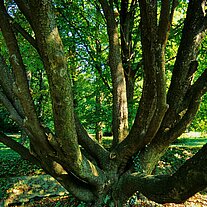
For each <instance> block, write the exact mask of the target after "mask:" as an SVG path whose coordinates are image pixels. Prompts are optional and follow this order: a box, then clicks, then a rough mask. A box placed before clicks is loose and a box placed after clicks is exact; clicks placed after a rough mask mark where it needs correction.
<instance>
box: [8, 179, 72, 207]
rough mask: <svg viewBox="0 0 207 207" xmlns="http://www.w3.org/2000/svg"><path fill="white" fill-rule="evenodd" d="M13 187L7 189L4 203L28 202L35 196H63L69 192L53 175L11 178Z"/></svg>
mask: <svg viewBox="0 0 207 207" xmlns="http://www.w3.org/2000/svg"><path fill="white" fill-rule="evenodd" d="M9 181H10V184H12V185H11V187H9V188H8V189H7V197H6V199H5V201H4V205H5V206H8V205H9V204H15V203H26V202H29V201H30V200H32V199H34V198H44V197H50V196H62V195H66V194H68V192H67V191H66V190H65V189H64V188H63V187H62V186H61V185H60V184H59V183H58V182H57V181H56V180H55V179H54V178H52V177H51V176H49V175H37V176H23V177H14V178H11V179H10V180H9Z"/></svg>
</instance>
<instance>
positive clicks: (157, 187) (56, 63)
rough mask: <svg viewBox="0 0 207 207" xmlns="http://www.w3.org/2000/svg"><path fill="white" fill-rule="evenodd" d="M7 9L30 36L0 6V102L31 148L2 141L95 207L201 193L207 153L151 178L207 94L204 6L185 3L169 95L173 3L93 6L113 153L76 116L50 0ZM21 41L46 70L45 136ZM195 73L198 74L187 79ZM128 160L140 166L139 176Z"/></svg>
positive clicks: (125, 1)
mask: <svg viewBox="0 0 207 207" xmlns="http://www.w3.org/2000/svg"><path fill="white" fill-rule="evenodd" d="M12 4H14V5H15V9H16V10H18V11H19V12H20V13H21V15H22V16H23V17H24V18H25V19H26V20H27V23H28V25H29V29H28V28H23V27H22V26H21V25H20V24H19V23H18V22H15V18H14V15H12V14H11V13H10V12H9V9H8V7H7V5H6V1H5V2H4V1H3V0H0V28H1V33H2V35H3V37H4V41H5V43H6V47H7V50H8V54H9V63H8V61H7V60H6V57H4V56H3V55H2V54H1V56H0V70H1V72H0V86H1V88H0V100H1V102H2V103H3V104H4V106H5V107H6V108H7V110H8V111H9V113H10V115H11V118H12V119H13V120H15V121H16V123H17V124H18V125H19V126H20V127H21V128H22V129H24V130H25V132H26V133H27V135H28V136H29V140H30V144H31V148H30V149H27V148H25V147H24V146H22V145H20V144H18V143H17V142H15V141H14V140H12V139H11V138H9V137H7V136H6V135H5V134H4V133H3V132H1V133H0V141H1V142H2V143H4V144H5V145H7V146H9V147H10V148H12V149H13V150H15V151H17V152H18V153H19V154H20V155H21V156H22V157H23V158H26V159H29V160H31V161H32V162H33V163H35V164H37V165H39V166H41V167H42V168H43V169H44V170H45V171H46V172H47V173H49V174H50V175H51V176H53V177H54V178H55V179H57V180H58V181H59V182H60V183H61V184H62V185H63V186H64V187H65V189H67V190H68V191H70V192H71V193H72V194H73V195H74V196H76V197H77V198H78V199H80V200H83V201H85V202H89V203H90V204H91V205H93V206H101V205H102V204H103V203H104V202H106V201H107V202H108V203H107V205H110V206H123V204H124V203H125V202H126V201H127V200H128V198H129V197H130V196H131V195H133V194H134V193H135V192H136V191H140V192H141V193H143V194H144V195H145V196H146V197H148V198H150V199H152V200H154V201H156V202H159V203H166V202H175V203H180V202H183V201H185V200H186V199H187V198H189V197H190V196H192V195H193V194H195V193H196V192H198V191H200V190H202V189H204V188H205V187H206V186H207V156H206V154H207V145H204V146H203V148H202V149H201V150H199V151H198V153H197V154H196V155H194V156H193V157H192V158H191V159H189V160H187V161H186V163H185V164H184V165H183V166H182V167H181V168H179V169H178V170H177V172H175V173H174V174H173V175H165V176H164V175H163V176H155V175H150V174H151V173H152V171H153V169H154V167H155V165H156V164H157V162H158V161H159V159H160V158H161V156H162V155H163V154H164V153H165V152H166V150H167V148H168V147H169V145H170V144H171V143H172V142H173V141H174V140H176V139H177V138H178V137H179V136H180V135H181V134H182V133H183V132H184V131H185V129H186V127H187V126H188V125H189V124H190V123H191V122H192V120H193V118H194V116H195V114H196V112H197V110H198V108H199V104H200V102H201V99H202V96H203V95H204V93H205V92H206V91H207V69H203V68H201V69H200V65H199V60H198V53H199V46H200V45H201V43H202V41H203V40H204V39H205V32H206V29H207V16H206V11H205V9H206V1H205V0H190V1H189V3H186V4H187V6H188V7H187V13H186V19H185V21H184V27H183V30H182V34H181V40H180V44H179V48H178V51H177V54H176V60H175V63H174V66H173V71H172V78H171V82H170V85H169V86H168V87H167V85H166V77H165V76H166V75H165V74H166V71H165V70H166V68H165V66H166V61H165V53H166V47H167V46H168V45H167V41H168V36H169V32H170V28H171V25H172V19H173V15H174V11H175V9H176V6H177V4H178V2H177V1H176V0H173V1H170V0H165V1H146V0H132V1H129V0H120V1H115V0H99V1H94V5H96V6H97V8H99V10H100V12H101V14H102V15H103V16H104V18H105V20H106V27H107V34H108V45H109V62H108V64H109V68H110V70H111V79H112V94H113V114H112V120H113V144H112V148H111V150H107V149H105V148H104V147H103V146H102V145H101V144H99V143H98V142H97V141H96V140H95V139H93V138H91V137H90V136H89V135H88V133H87V131H86V130H85V129H84V128H83V126H82V125H81V122H80V121H79V118H78V116H77V115H75V113H74V106H73V104H74V101H73V94H72V89H71V80H70V74H69V73H68V63H67V59H66V56H65V53H64V47H63V44H62V41H61V38H60V34H59V32H58V28H57V25H56V21H55V13H54V10H53V6H54V5H55V1H54V5H53V4H52V1H49V0H33V1H30V0H29V1H25V0H15V1H13V2H12ZM68 4H71V2H70V1H68ZM117 8H118V9H119V10H118V12H119V15H121V18H120V22H119V19H118V20H117V16H118V15H117ZM135 16H136V18H137V16H139V18H137V19H138V20H140V22H139V28H140V35H141V38H140V41H141V45H142V49H141V50H142V52H141V54H142V61H141V65H142V69H143V74H144V77H143V86H142V96H141V98H140V101H139V107H138V110H137V114H136V117H135V120H134V122H133V126H132V127H131V129H129V128H128V106H127V103H128V101H127V91H128V90H129V89H128V88H129V85H128V82H129V79H128V78H133V76H130V75H129V74H132V72H134V73H135V72H136V70H135V71H133V70H132V67H131V65H130V64H131V62H130V61H132V58H131V57H132V56H133V54H132V53H131V49H132V37H131V35H132V33H131V31H132V30H131V27H132V26H133V25H134V19H133V18H135ZM18 33H19V34H21V35H22V36H23V37H24V38H25V39H26V40H27V41H28V43H29V44H30V45H31V47H34V48H35V50H36V51H37V54H38V55H39V58H40V59H41V60H42V62H43V65H44V69H45V71H46V74H47V78H48V82H49V92H50V97H51V102H52V113H53V117H54V129H51V130H49V129H48V128H47V129H46V128H45V127H44V126H43V125H42V124H41V122H40V120H39V118H38V115H37V112H36V109H35V105H34V101H33V98H32V91H31V90H30V88H29V85H28V80H27V75H26V74H27V67H26V65H25V64H24V61H23V59H24V58H23V57H22V53H21V48H20V47H19V45H20V44H18V38H17V35H18ZM134 41H139V40H138V39H136V40H134ZM134 43H135V42H134ZM135 45H136V44H135ZM10 66H11V67H10ZM198 68H199V69H200V70H202V72H201V73H200V76H199V77H198V78H197V79H196V80H194V79H193V76H194V74H196V73H197V70H198ZM126 72H127V73H126ZM133 81H135V79H134V80H133ZM133 83H134V82H133ZM83 90H84V89H83ZM130 94H131V93H128V97H129V96H130ZM134 157H136V160H137V162H138V164H139V168H138V169H137V171H136V170H135V168H134V164H133V159H134ZM126 186H127V187H126ZM107 198H109V199H107ZM109 203H111V204H109ZM105 204H106V203H105Z"/></svg>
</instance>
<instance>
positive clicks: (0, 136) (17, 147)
mask: <svg viewBox="0 0 207 207" xmlns="http://www.w3.org/2000/svg"><path fill="white" fill-rule="evenodd" d="M0 142H2V143H3V144H5V145H6V146H8V147H9V148H11V149H12V150H14V151H15V152H17V153H18V154H20V155H21V157H22V158H24V159H25V160H29V161H30V162H32V163H33V164H35V165H38V166H40V161H39V160H38V159H37V158H36V157H34V156H33V155H32V154H31V153H30V151H29V150H28V149H27V148H26V147H24V146H23V145H21V144H19V143H18V142H16V141H14V140H13V139H12V138H10V137H8V136H6V135H5V134H4V133H2V132H0Z"/></svg>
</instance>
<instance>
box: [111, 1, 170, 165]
mask: <svg viewBox="0 0 207 207" xmlns="http://www.w3.org/2000/svg"><path fill="white" fill-rule="evenodd" d="M140 9H141V10H140V11H141V38H142V39H141V40H142V49H143V61H144V63H143V64H144V85H143V91H142V97H141V100H140V104H139V108H138V111H137V115H136V118H135V121H134V125H133V127H132V129H131V131H130V133H129V135H128V136H127V138H126V139H125V140H124V141H123V142H122V143H120V144H119V145H118V146H117V148H116V149H115V150H114V151H113V152H112V153H113V154H116V155H118V156H117V159H119V158H120V160H121V163H122V164H121V165H123V164H126V163H127V162H128V159H130V158H131V156H132V155H133V154H135V153H136V152H137V151H138V150H140V149H141V148H143V147H144V146H145V145H147V144H149V143H150V142H151V140H152V139H153V138H154V136H155V135H156V133H157V131H158V129H159V127H160V124H161V122H162V119H163V117H164V115H165V112H166V110H167V107H168V106H167V104H166V87H165V66H164V49H163V47H161V44H160V43H157V39H156V37H157V23H156V18H157V10H156V3H154V4H153V5H152V4H151V3H147V2H146V1H140Z"/></svg>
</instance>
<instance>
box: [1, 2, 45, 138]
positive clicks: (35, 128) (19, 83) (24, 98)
mask: <svg viewBox="0 0 207 207" xmlns="http://www.w3.org/2000/svg"><path fill="white" fill-rule="evenodd" d="M0 27H1V30H2V33H3V36H4V39H5V42H6V45H7V48H8V51H9V55H10V63H11V65H12V68H13V72H14V80H15V83H14V84H13V87H14V92H15V95H16V96H17V97H18V99H19V100H20V103H21V106H22V108H23V110H24V115H25V126H26V128H28V130H29V131H31V133H32V134H33V136H34V137H35V136H37V137H39V138H40V137H44V134H43V132H42V130H41V127H40V124H39V121H38V118H37V115H36V112H35V109H34V103H33V100H32V97H31V95H30V91H29V86H28V82H27V76H26V69H25V66H24V64H23V60H22V57H21V54H20V50H19V47H18V44H17V40H16V37H15V35H14V32H13V30H12V27H11V24H10V22H9V20H8V16H7V15H6V9H5V7H4V4H3V2H2V1H1V2H0Z"/></svg>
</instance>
